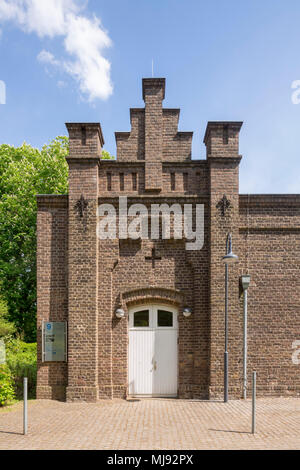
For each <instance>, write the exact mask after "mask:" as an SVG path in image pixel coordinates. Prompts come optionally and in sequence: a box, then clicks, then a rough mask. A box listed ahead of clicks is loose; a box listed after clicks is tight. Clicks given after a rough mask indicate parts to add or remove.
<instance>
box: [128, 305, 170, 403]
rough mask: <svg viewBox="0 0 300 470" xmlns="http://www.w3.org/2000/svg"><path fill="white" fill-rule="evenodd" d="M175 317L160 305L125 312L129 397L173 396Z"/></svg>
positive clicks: (168, 307) (144, 306) (168, 309)
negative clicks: (127, 313)
mask: <svg viewBox="0 0 300 470" xmlns="http://www.w3.org/2000/svg"><path fill="white" fill-rule="evenodd" d="M177 316H178V311H177V309H176V308H175V307H173V306H172V307H171V306H167V305H163V304H144V305H142V306H138V307H133V308H131V309H129V395H131V396H149V397H175V396H177V387H178V386H177V376H178V321H177Z"/></svg>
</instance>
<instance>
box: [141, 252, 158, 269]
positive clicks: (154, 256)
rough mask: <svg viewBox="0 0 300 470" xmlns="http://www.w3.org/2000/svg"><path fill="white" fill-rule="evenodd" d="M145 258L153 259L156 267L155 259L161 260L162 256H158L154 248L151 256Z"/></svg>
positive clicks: (153, 265)
mask: <svg viewBox="0 0 300 470" xmlns="http://www.w3.org/2000/svg"><path fill="white" fill-rule="evenodd" d="M145 260H147V261H152V268H155V261H159V260H161V256H158V255H157V253H156V251H155V248H152V254H151V256H145Z"/></svg>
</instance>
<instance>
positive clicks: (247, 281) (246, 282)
mask: <svg viewBox="0 0 300 470" xmlns="http://www.w3.org/2000/svg"><path fill="white" fill-rule="evenodd" d="M240 280H241V284H242V287H243V290H246V289H248V287H249V284H250V276H248V275H246V274H244V275H243V276H241V277H240Z"/></svg>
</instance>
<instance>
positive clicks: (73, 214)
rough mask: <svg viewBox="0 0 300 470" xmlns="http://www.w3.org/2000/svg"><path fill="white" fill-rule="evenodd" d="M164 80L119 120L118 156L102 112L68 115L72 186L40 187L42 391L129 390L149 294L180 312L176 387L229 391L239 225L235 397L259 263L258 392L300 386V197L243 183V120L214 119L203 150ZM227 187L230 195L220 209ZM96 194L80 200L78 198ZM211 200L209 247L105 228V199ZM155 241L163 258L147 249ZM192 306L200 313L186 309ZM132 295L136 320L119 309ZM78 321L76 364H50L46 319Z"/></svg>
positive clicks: (46, 394) (45, 394) (82, 394)
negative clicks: (45, 353) (141, 312)
mask: <svg viewBox="0 0 300 470" xmlns="http://www.w3.org/2000/svg"><path fill="white" fill-rule="evenodd" d="M164 96H165V80H164V79H153V78H152V79H144V80H143V99H144V101H145V108H141V109H140V108H139V109H137V108H135V109H131V112H130V119H131V131H130V132H116V143H117V160H116V161H109V160H101V148H102V146H103V144H104V140H103V136H102V132H101V127H100V125H99V124H91V123H80V124H74V123H73V124H67V128H68V131H69V136H70V154H69V157H68V159H67V160H68V164H69V170H70V171H69V194H68V196H55V195H42V196H38V219H37V226H38V248H37V271H38V272H37V278H38V286H37V287H38V299H37V301H38V385H37V396H38V398H53V399H62V400H64V399H66V400H68V401H75V400H85V401H96V400H97V399H99V398H115V397H118V398H120V397H122V398H125V397H126V396H127V393H128V321H127V317H128V308H129V307H130V306H133V305H137V304H143V303H146V302H158V301H159V302H160V303H163V304H170V305H176V306H177V307H178V310H179V316H178V322H179V344H178V351H179V357H178V396H179V397H181V398H203V399H206V398H210V399H213V398H218V397H220V396H221V395H222V393H223V353H224V264H223V263H222V256H223V255H224V254H225V245H226V236H227V234H228V232H231V234H232V237H233V247H234V251H235V252H236V253H237V254H238V255H239V263H237V264H235V265H233V266H231V267H230V268H229V396H230V398H239V397H241V395H242V347H243V295H242V292H241V288H240V282H239V279H240V276H241V275H242V274H250V276H251V284H250V288H249V294H248V316H249V320H248V371H249V380H250V373H251V371H252V370H254V369H255V370H256V371H257V381H258V384H257V388H258V393H259V394H260V395H288V394H290V395H294V396H297V395H299V394H300V374H299V367H300V366H299V365H296V364H293V362H292V353H293V350H292V343H293V341H295V340H297V339H298V340H299V339H300V337H299V332H300V315H299V309H300V280H299V275H298V273H299V268H300V195H276V196H275V195H240V194H239V163H240V160H241V156H240V155H239V132H240V129H241V126H242V123H241V122H209V123H208V125H207V130H206V133H205V137H204V143H205V145H206V148H207V155H206V160H195V159H193V160H192V159H191V143H192V132H179V131H178V120H179V110H178V109H164V108H163V107H162V102H163V99H164ZM224 195H226V197H227V200H229V202H230V206H229V208H228V209H226V210H225V211H224V213H222V207H221V204H220V201H221V199H222V198H223V196H224ZM81 196H83V197H84V201H85V202H87V206H86V207H84V210H83V211H82V212H80V207H79V205H78V202H79V200H80V198H81ZM119 196H127V198H128V205H131V204H134V203H143V204H145V205H146V206H147V207H148V208H150V207H151V204H162V203H168V204H169V205H172V204H173V203H179V204H181V205H184V204H193V205H195V204H203V205H204V222H205V232H204V245H203V248H202V249H201V250H194V251H187V250H186V249H185V240H184V239H183V240H176V239H174V238H171V239H170V240H164V239H162V238H161V237H160V239H159V240H151V239H138V240H130V239H127V240H126V239H115V240H109V239H107V240H99V239H98V238H97V234H96V228H97V221H98V219H97V206H98V205H99V204H100V203H101V204H102V203H110V204H113V205H114V207H115V208H116V211H117V212H118V204H119ZM153 248H155V250H156V252H157V253H158V254H159V256H160V258H161V259H160V260H157V261H156V263H155V266H154V265H153V264H152V263H151V261H149V260H147V259H146V258H147V257H149V256H151V253H152V249H153ZM185 306H188V307H190V308H191V309H192V315H191V317H189V318H185V317H184V316H183V315H182V310H183V308H184V307H185ZM120 307H122V308H123V309H124V311H125V313H126V318H125V319H121V320H119V319H117V318H116V316H115V310H116V309H117V308H120ZM43 320H46V321H47V320H48V321H64V320H67V321H68V362H67V363H43V362H42V360H41V359H42V357H41V326H42V321H43Z"/></svg>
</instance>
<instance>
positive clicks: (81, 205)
mask: <svg viewBox="0 0 300 470" xmlns="http://www.w3.org/2000/svg"><path fill="white" fill-rule="evenodd" d="M88 205H89V203H88V201H87V200H86V199H84V196H83V194H81V198H80V199H78V201H77V202H76V205H75V208H76V209H77V211H78V213H79V217H83V216H84V211H85V210H86V208H87V206H88Z"/></svg>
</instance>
